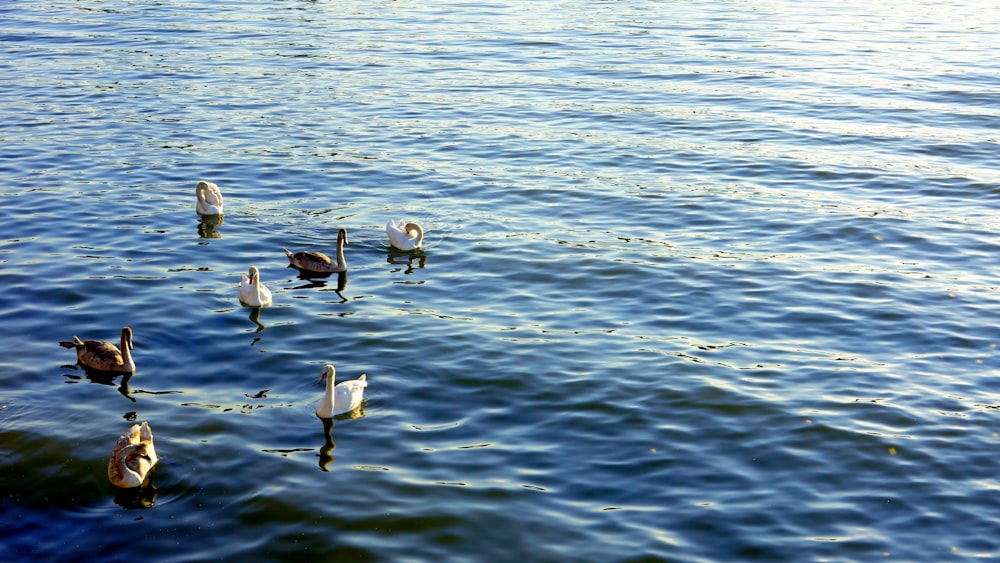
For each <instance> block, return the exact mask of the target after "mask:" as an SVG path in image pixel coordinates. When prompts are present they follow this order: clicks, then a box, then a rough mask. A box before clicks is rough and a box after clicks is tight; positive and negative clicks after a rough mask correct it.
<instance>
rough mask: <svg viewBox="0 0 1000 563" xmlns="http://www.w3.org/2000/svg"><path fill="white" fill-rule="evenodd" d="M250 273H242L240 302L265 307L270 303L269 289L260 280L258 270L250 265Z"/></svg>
mask: <svg viewBox="0 0 1000 563" xmlns="http://www.w3.org/2000/svg"><path fill="white" fill-rule="evenodd" d="M249 273H250V275H249V277H248V276H247V274H243V281H241V282H240V302H241V303H243V304H244V305H249V306H250V307H267V306H268V305H270V304H271V290H270V289H268V288H267V286H265V285H264V284H263V283H262V282H261V281H260V270H258V269H257V266H250V272H249Z"/></svg>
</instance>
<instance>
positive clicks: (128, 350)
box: [122, 332, 135, 371]
mask: <svg viewBox="0 0 1000 563" xmlns="http://www.w3.org/2000/svg"><path fill="white" fill-rule="evenodd" d="M122 361H123V362H125V365H126V366H128V370H129V371H135V363H134V362H133V361H132V342H131V341H130V340H129V338H128V335H127V334H125V333H124V332H123V333H122Z"/></svg>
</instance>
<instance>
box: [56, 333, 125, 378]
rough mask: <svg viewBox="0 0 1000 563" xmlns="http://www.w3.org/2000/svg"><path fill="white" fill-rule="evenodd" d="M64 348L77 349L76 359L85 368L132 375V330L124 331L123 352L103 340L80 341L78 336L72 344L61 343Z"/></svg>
mask: <svg viewBox="0 0 1000 563" xmlns="http://www.w3.org/2000/svg"><path fill="white" fill-rule="evenodd" d="M59 345H60V346H62V347H63V348H76V359H77V360H79V361H80V363H81V364H82V365H83V366H84V367H88V368H90V369H94V370H98V371H111V372H115V373H132V372H134V371H135V362H133V361H132V329H131V328H129V327H125V328H123V329H122V347H121V350H119V349H118V347H117V346H115V345H114V344H112V343H111V342H104V341H101V340H80V339H79V338H77V337H76V336H74V337H73V341H72V342H60V343H59Z"/></svg>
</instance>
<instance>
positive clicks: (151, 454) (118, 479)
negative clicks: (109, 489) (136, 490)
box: [108, 422, 157, 489]
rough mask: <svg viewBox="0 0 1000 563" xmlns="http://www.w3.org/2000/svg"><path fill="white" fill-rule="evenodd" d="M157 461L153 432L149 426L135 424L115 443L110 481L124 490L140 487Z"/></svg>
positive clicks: (109, 462) (112, 452) (109, 467)
mask: <svg viewBox="0 0 1000 563" xmlns="http://www.w3.org/2000/svg"><path fill="white" fill-rule="evenodd" d="M156 461H157V457H156V449H155V448H154V447H153V432H152V430H150V429H149V424H148V423H146V422H143V423H142V425H139V424H133V425H132V427H131V428H129V429H128V430H126V431H125V432H124V433H123V434H122V435H121V436H119V437H118V441H117V442H115V448H114V449H113V450H112V451H111V458H110V459H109V460H108V480H109V481H111V484H112V485H114V486H116V487H120V488H123V489H131V488H133V487H139V486H141V485H142V483H143V481H145V480H146V476H147V475H149V471H150V470H151V469H152V468H153V466H154V465H156Z"/></svg>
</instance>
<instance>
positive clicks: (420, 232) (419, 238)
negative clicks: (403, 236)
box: [406, 223, 424, 246]
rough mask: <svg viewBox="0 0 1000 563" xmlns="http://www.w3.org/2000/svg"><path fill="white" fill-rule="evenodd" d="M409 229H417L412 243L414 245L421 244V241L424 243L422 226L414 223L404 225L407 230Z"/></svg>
mask: <svg viewBox="0 0 1000 563" xmlns="http://www.w3.org/2000/svg"><path fill="white" fill-rule="evenodd" d="M410 229H412V230H414V231H417V236H416V238H414V239H413V242H414V244H415V245H416V246H421V245H423V243H424V228H423V227H421V226H420V225H418V224H416V223H410V224H409V225H407V226H406V230H407V232H409V231H410Z"/></svg>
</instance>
